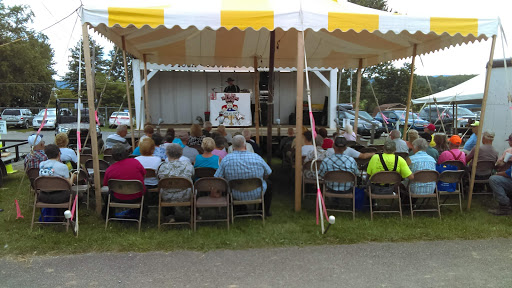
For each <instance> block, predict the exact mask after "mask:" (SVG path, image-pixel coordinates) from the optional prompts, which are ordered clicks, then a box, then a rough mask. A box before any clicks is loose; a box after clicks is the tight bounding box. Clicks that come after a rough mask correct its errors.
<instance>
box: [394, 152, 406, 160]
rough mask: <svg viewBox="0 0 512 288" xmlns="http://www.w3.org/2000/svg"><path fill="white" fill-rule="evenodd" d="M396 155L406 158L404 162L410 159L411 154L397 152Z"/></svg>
mask: <svg viewBox="0 0 512 288" xmlns="http://www.w3.org/2000/svg"><path fill="white" fill-rule="evenodd" d="M395 155H398V156H400V157H402V158H404V160H405V159H407V158H409V153H407V152H395Z"/></svg>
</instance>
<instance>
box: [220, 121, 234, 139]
mask: <svg viewBox="0 0 512 288" xmlns="http://www.w3.org/2000/svg"><path fill="white" fill-rule="evenodd" d="M217 132H219V134H220V135H222V137H224V138H226V141H228V143H231V141H232V140H233V137H232V136H231V134H229V133H228V132H227V131H226V127H225V126H224V125H219V127H217Z"/></svg>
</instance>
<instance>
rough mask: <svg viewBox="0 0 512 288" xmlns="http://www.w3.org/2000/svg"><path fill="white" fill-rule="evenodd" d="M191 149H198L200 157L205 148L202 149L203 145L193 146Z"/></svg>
mask: <svg viewBox="0 0 512 288" xmlns="http://www.w3.org/2000/svg"><path fill="white" fill-rule="evenodd" d="M190 148H194V149H196V150H197V153H199V155H201V154H203V153H204V150H203V147H201V145H193V146H190Z"/></svg>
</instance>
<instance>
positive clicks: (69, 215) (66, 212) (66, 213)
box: [64, 210, 71, 219]
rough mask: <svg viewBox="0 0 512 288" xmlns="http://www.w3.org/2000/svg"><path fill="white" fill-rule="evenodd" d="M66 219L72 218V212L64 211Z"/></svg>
mask: <svg viewBox="0 0 512 288" xmlns="http://www.w3.org/2000/svg"><path fill="white" fill-rule="evenodd" d="M64 217H66V219H70V218H71V211H69V210H66V211H64Z"/></svg>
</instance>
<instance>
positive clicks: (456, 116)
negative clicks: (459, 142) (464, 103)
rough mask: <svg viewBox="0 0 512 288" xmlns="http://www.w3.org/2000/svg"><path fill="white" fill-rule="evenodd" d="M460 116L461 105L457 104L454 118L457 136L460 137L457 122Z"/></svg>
mask: <svg viewBox="0 0 512 288" xmlns="http://www.w3.org/2000/svg"><path fill="white" fill-rule="evenodd" d="M458 115H459V104H457V102H455V114H454V116H453V118H455V135H459V123H458V121H457V120H458V118H459V116H458ZM475 120H476V119H475Z"/></svg>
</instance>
